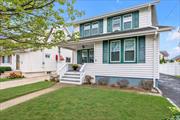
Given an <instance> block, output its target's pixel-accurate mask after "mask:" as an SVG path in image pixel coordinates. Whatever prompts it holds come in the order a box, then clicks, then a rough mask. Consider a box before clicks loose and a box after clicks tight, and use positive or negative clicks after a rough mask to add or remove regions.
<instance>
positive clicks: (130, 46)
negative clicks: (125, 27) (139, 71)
mask: <svg viewBox="0 0 180 120" xmlns="http://www.w3.org/2000/svg"><path fill="white" fill-rule="evenodd" d="M135 45H136V44H135V39H134V38H133V39H125V40H124V61H125V62H135V49H136V47H135Z"/></svg>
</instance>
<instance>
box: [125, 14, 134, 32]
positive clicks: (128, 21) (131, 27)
mask: <svg viewBox="0 0 180 120" xmlns="http://www.w3.org/2000/svg"><path fill="white" fill-rule="evenodd" d="M127 15H131V28H128V29H127V28H126V29H125V28H124V23H125V22H124V18H125V16H127ZM128 22H129V21H128ZM130 29H132V13H130V14H125V15H123V30H130Z"/></svg>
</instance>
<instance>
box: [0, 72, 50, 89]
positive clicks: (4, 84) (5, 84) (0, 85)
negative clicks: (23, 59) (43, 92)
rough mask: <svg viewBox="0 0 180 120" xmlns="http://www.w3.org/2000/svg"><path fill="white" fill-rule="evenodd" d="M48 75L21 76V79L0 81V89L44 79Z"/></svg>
mask: <svg viewBox="0 0 180 120" xmlns="http://www.w3.org/2000/svg"><path fill="white" fill-rule="evenodd" d="M48 77H49V76H48V75H46V76H39V77H31V78H23V79H21V80H12V81H6V82H0V90H2V89H6V88H11V87H17V86H21V85H27V84H32V83H36V82H40V81H44V80H45V79H48Z"/></svg>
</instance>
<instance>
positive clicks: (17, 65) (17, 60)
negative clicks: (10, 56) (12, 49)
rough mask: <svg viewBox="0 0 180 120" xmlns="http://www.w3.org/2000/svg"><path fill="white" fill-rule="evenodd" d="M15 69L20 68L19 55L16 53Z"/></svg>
mask: <svg viewBox="0 0 180 120" xmlns="http://www.w3.org/2000/svg"><path fill="white" fill-rule="evenodd" d="M16 70H20V56H19V55H16Z"/></svg>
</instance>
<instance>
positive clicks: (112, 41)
mask: <svg viewBox="0 0 180 120" xmlns="http://www.w3.org/2000/svg"><path fill="white" fill-rule="evenodd" d="M113 42H119V53H120V54H119V61H112V60H111V52H112V50H111V45H112V43H113ZM110 62H112V63H113V62H114V63H116V62H121V40H114V41H111V42H110Z"/></svg>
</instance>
